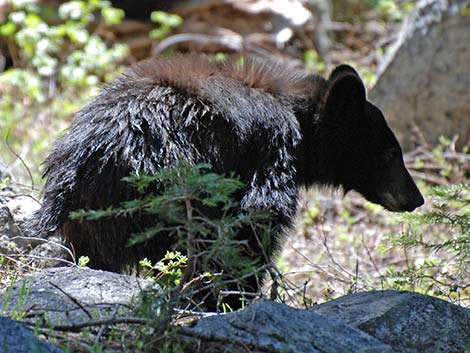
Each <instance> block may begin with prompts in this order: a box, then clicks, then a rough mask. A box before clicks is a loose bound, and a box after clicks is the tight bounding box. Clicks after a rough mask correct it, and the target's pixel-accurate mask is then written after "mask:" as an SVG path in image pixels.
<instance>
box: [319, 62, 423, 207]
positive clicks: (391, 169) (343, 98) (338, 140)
mask: <svg viewBox="0 0 470 353" xmlns="http://www.w3.org/2000/svg"><path fill="white" fill-rule="evenodd" d="M324 104H325V105H324V109H323V116H322V119H321V120H322V123H323V124H324V130H326V131H325V132H324V135H325V134H326V137H325V136H324V138H328V137H327V136H331V141H334V142H331V143H330V146H331V144H334V145H335V147H334V149H335V151H336V163H335V164H336V168H337V169H336V170H335V175H336V177H337V180H336V183H337V184H340V185H342V186H343V188H344V189H345V191H346V192H347V191H349V190H355V191H357V192H359V193H361V194H362V195H363V196H364V197H365V198H366V199H367V200H369V201H371V202H373V203H377V204H380V205H382V206H383V207H385V208H386V209H388V210H390V211H396V212H403V211H413V210H414V209H415V208H417V207H419V206H421V205H422V204H423V203H424V199H423V196H422V195H421V193H420V191H419V190H418V188H417V186H416V184H415V183H414V181H413V179H412V177H411V176H410V174H409V172H408V170H407V169H406V167H405V164H404V162H403V155H402V150H401V147H400V144H399V143H398V141H397V139H396V138H395V135H394V134H393V132H392V131H391V130H390V128H389V127H388V125H387V123H386V121H385V118H384V116H383V114H382V112H381V111H380V110H379V109H378V108H377V107H376V106H375V105H373V104H372V103H370V102H369V101H367V99H366V90H365V87H364V83H363V82H362V80H361V78H360V77H359V75H358V73H357V72H356V71H355V70H354V69H353V68H352V67H350V66H348V65H341V66H338V67H337V68H336V69H335V70H334V71H333V72H332V74H331V75H330V78H329V80H328V90H327V93H326V97H325V101H324Z"/></svg>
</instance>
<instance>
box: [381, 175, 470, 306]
mask: <svg viewBox="0 0 470 353" xmlns="http://www.w3.org/2000/svg"><path fill="white" fill-rule="evenodd" d="M429 192H430V200H428V202H431V203H432V207H431V209H430V210H426V211H423V212H420V213H415V214H407V215H404V216H401V217H402V221H404V222H405V223H408V224H410V227H409V229H407V230H406V231H404V232H402V233H399V234H394V235H392V236H391V237H390V240H391V245H392V247H393V246H399V247H401V248H402V249H403V250H404V251H405V253H407V252H408V251H410V250H411V249H412V248H414V247H420V248H422V249H423V250H424V252H425V253H427V254H428V258H425V259H420V260H416V261H408V266H407V269H406V270H405V271H396V270H394V269H393V268H391V269H389V272H388V274H387V275H386V277H387V280H388V283H389V285H390V286H391V287H392V288H396V289H412V290H416V291H420V292H424V293H426V294H431V295H437V296H445V297H447V298H451V299H455V300H459V301H460V302H462V303H464V304H469V303H470V281H469V278H470V184H453V185H445V186H436V187H433V188H431V189H430V191H429ZM437 252H439V253H440V256H436V257H434V256H433V253H437Z"/></svg>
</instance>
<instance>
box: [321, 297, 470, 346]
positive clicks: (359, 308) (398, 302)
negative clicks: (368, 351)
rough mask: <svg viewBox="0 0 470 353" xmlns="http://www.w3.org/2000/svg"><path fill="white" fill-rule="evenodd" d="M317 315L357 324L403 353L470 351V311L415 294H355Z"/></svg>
mask: <svg viewBox="0 0 470 353" xmlns="http://www.w3.org/2000/svg"><path fill="white" fill-rule="evenodd" d="M312 311H313V312H315V313H317V314H320V315H322V316H325V317H327V318H330V319H336V320H340V321H343V322H345V323H348V324H350V325H353V326H355V327H357V328H359V329H361V330H363V331H364V332H367V333H368V334H370V335H371V336H374V337H375V338H377V339H379V340H380V341H382V342H384V343H386V344H388V345H390V346H392V347H393V348H394V349H395V350H396V351H397V352H403V353H423V352H429V353H438V352H445V353H463V352H467V351H466V350H465V349H468V348H470V310H468V309H466V308H463V307H459V306H457V305H453V304H451V303H449V302H446V301H444V300H440V299H438V298H434V297H430V296H426V295H422V294H419V293H413V292H398V291H392V290H387V291H373V292H365V293H358V294H352V295H348V296H345V297H341V298H339V299H337V300H333V301H331V302H328V303H325V304H321V305H318V306H315V307H314V308H313V310H312Z"/></svg>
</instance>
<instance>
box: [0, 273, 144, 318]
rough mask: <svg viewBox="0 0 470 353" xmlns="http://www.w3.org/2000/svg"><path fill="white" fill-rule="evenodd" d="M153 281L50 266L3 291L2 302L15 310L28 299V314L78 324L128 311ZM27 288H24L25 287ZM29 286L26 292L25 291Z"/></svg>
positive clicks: (31, 316) (26, 305) (27, 315)
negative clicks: (130, 305) (143, 289)
mask: <svg viewBox="0 0 470 353" xmlns="http://www.w3.org/2000/svg"><path fill="white" fill-rule="evenodd" d="M149 285H150V282H149V281H146V280H144V279H139V278H136V277H132V276H125V275H120V274H117V273H112V272H106V271H98V270H92V269H89V268H69V267H59V268H50V269H47V270H44V271H42V272H40V273H37V274H34V275H30V276H28V277H26V278H25V279H23V280H20V281H18V282H16V283H15V284H14V286H13V288H11V289H9V290H8V293H5V294H3V296H2V298H1V299H0V305H2V306H3V307H4V302H5V300H8V304H7V307H8V309H9V310H12V308H14V307H15V306H16V305H17V303H20V302H22V303H24V304H23V305H22V310H24V311H25V312H26V318H27V319H28V320H31V321H34V320H37V319H38V318H40V317H41V318H42V315H44V317H45V320H46V321H47V322H48V323H50V324H67V325H71V324H77V323H81V322H83V321H86V320H90V319H91V318H99V317H102V316H109V315H110V313H115V314H116V316H119V315H120V314H125V313H127V312H128V306H129V304H131V303H132V302H133V301H134V300H137V299H138V298H139V294H140V291H141V289H142V288H146V287H148V286H149ZM22 288H23V289H22ZM25 290H26V295H24V294H21V293H22V291H23V292H24V291H25Z"/></svg>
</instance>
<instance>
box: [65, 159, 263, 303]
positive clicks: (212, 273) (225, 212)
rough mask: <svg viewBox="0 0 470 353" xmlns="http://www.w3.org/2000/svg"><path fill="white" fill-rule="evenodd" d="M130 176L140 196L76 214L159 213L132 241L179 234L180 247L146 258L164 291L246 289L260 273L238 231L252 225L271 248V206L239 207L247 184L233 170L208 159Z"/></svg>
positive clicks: (191, 292)
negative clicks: (214, 167)
mask: <svg viewBox="0 0 470 353" xmlns="http://www.w3.org/2000/svg"><path fill="white" fill-rule="evenodd" d="M125 180H126V181H127V182H128V183H130V185H132V186H133V187H134V188H135V189H136V190H137V191H138V192H139V194H140V195H141V197H140V198H138V199H135V200H130V201H125V202H123V203H122V205H121V207H120V208H108V209H104V210H92V211H89V210H88V211H85V210H82V211H78V212H75V213H73V215H72V218H74V219H78V220H84V219H86V220H94V219H100V218H103V217H132V216H133V215H134V214H151V215H155V219H156V222H155V225H154V226H152V227H150V228H148V229H146V230H145V231H144V232H141V233H138V234H134V236H133V237H132V238H131V239H130V242H129V246H134V245H136V244H140V243H142V242H145V241H148V240H149V239H152V238H155V237H171V238H172V239H175V242H174V243H175V247H174V248H175V250H176V251H170V252H168V253H167V254H166V256H165V257H164V258H163V259H161V260H160V261H158V262H157V263H156V264H152V263H151V262H150V261H149V260H147V259H145V260H143V261H141V263H140V264H141V266H142V267H143V269H144V273H145V274H146V275H147V276H153V277H154V278H155V280H156V281H157V282H158V283H159V284H160V285H162V286H163V287H164V289H165V290H167V291H173V290H176V291H178V292H179V296H178V298H179V299H181V298H182V297H185V298H187V299H190V300H194V298H193V297H192V296H193V295H194V294H197V293H199V292H200V291H201V287H205V288H206V289H207V288H209V289H210V291H211V292H212V295H213V296H214V297H217V296H218V293H219V292H221V291H222V292H223V291H224V290H225V289H227V288H230V289H231V290H233V288H237V287H239V288H243V287H244V280H243V278H244V277H246V276H249V275H251V274H254V275H257V274H258V272H259V273H260V272H261V269H260V268H259V267H260V263H259V259H258V258H255V259H254V258H253V257H252V256H247V253H246V251H247V247H246V246H247V241H248V239H239V238H237V236H238V233H239V231H240V230H241V229H243V228H244V227H250V229H252V230H253V231H254V234H256V235H257V236H258V237H259V242H260V243H261V244H264V249H269V248H270V246H272V244H271V236H270V217H271V216H270V214H269V211H261V210H246V211H243V212H242V211H240V205H239V204H238V202H237V201H236V200H235V199H234V196H235V194H236V193H237V192H238V191H239V190H240V189H241V188H242V187H243V183H241V182H240V181H239V180H238V179H236V178H234V176H233V175H232V176H230V177H225V176H222V175H218V174H215V173H213V172H211V171H210V166H209V165H207V164H199V165H196V166H189V165H187V164H180V165H179V166H178V167H175V168H164V169H161V170H160V171H158V172H157V173H156V174H155V175H152V176H149V175H141V176H131V177H128V178H125ZM168 250H171V249H168ZM249 251H251V249H250V250H249ZM266 252H268V253H269V250H266ZM259 276H261V273H260V274H259ZM228 283H231V284H230V286H228Z"/></svg>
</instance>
